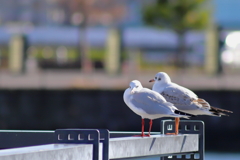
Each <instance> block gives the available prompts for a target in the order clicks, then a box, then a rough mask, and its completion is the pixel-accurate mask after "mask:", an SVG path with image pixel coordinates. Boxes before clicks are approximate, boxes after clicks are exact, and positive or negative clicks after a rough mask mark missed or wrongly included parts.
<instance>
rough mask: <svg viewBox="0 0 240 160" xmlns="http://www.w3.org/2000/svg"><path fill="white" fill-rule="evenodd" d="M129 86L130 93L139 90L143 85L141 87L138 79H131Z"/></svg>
mask: <svg viewBox="0 0 240 160" xmlns="http://www.w3.org/2000/svg"><path fill="white" fill-rule="evenodd" d="M129 88H130V90H131V94H133V93H135V92H136V91H139V90H141V89H142V88H143V87H142V84H141V82H139V81H138V80H133V81H131V82H130V84H129Z"/></svg>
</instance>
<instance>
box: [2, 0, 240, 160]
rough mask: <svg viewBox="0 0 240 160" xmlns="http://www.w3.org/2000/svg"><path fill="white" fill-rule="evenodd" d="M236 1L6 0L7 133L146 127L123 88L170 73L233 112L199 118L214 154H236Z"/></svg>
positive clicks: (239, 36) (239, 25) (239, 24)
mask: <svg viewBox="0 0 240 160" xmlns="http://www.w3.org/2000/svg"><path fill="white" fill-rule="evenodd" d="M239 7H240V1H236V0H228V1H226V0H181V1H175V0H18V1H15V0H1V1H0V129H3V130H6V129H24V130H25V129H27V130H55V129H59V128H106V129H109V130H110V131H140V127H141V123H140V119H141V118H140V117H139V116H137V115H136V114H135V113H133V112H132V111H131V110H130V109H129V108H128V107H127V106H126V105H125V103H124V102H123V92H124V90H125V89H126V88H127V87H128V85H129V82H130V81H131V80H134V79H138V80H139V81H141V82H142V84H143V86H144V87H147V88H151V87H152V84H150V83H149V82H148V81H149V80H150V79H152V78H153V77H154V76H155V74H156V73H157V72H160V71H163V72H167V73H168V74H169V75H170V76H171V79H172V81H173V82H175V83H178V84H180V85H182V86H185V87H187V88H189V89H191V90H193V91H194V92H195V93H196V94H198V96H199V97H201V98H203V99H205V100H207V101H208V102H209V103H210V104H211V105H212V106H215V107H219V108H224V109H228V110H232V111H233V112H234V113H233V114H231V115H230V116H229V117H221V118H217V117H209V116H199V117H196V118H193V119H197V120H202V121H204V122H205V126H206V151H207V152H211V153H213V154H212V155H211V156H212V157H211V159H220V157H224V156H222V154H223V153H226V154H227V155H228V156H227V157H228V158H227V159H230V158H231V156H232V157H234V156H233V155H235V158H236V159H239V158H240V156H239V154H240V148H239V144H240V138H239V135H240V127H239V126H240V125H239V122H240V117H239V114H240V108H239V107H240V98H239V97H240V17H239V16H238V15H239V14H240V10H239ZM160 120H161V119H159V120H154V123H153V131H156V132H157V131H159V130H160V126H159V124H160ZM219 152H221V154H219ZM215 153H216V154H215ZM236 154H237V155H238V156H236ZM219 155H221V156H220V157H219ZM216 156H218V158H216ZM209 159H210V158H209Z"/></svg>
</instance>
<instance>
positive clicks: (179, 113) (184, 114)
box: [174, 110, 196, 117]
mask: <svg viewBox="0 0 240 160" xmlns="http://www.w3.org/2000/svg"><path fill="white" fill-rule="evenodd" d="M174 113H175V114H178V115H182V116H187V117H196V116H195V115H193V114H189V113H186V112H182V111H179V110H175V111H174Z"/></svg>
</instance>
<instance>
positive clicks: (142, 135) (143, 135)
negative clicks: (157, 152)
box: [134, 119, 149, 137]
mask: <svg viewBox="0 0 240 160" xmlns="http://www.w3.org/2000/svg"><path fill="white" fill-rule="evenodd" d="M134 137H149V135H145V134H144V119H142V134H141V135H134Z"/></svg>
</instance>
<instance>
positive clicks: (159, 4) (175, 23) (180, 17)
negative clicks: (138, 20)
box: [143, 0, 209, 33]
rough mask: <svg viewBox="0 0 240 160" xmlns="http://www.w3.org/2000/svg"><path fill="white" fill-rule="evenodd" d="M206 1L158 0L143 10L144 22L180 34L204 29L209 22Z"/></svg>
mask: <svg viewBox="0 0 240 160" xmlns="http://www.w3.org/2000/svg"><path fill="white" fill-rule="evenodd" d="M205 1H206V0H157V1H156V3H153V4H151V5H148V6H146V7H144V8H143V19H144V21H145V22H146V23H147V24H149V25H153V26H157V27H167V28H172V29H173V30H175V31H177V32H178V33H179V32H180V33H183V32H185V31H186V30H189V29H202V28H204V27H205V26H206V24H207V22H208V20H209V13H208V11H206V9H204V8H203V7H204V5H206V4H205Z"/></svg>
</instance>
